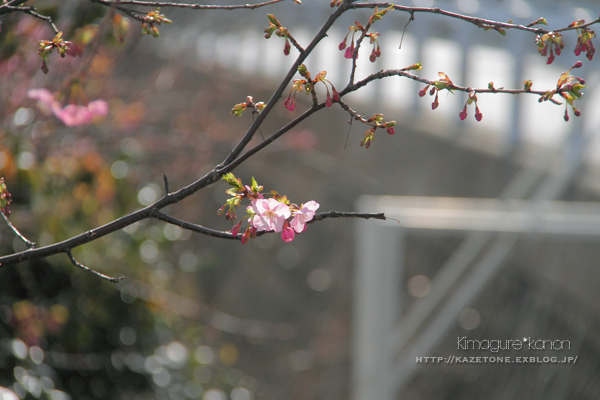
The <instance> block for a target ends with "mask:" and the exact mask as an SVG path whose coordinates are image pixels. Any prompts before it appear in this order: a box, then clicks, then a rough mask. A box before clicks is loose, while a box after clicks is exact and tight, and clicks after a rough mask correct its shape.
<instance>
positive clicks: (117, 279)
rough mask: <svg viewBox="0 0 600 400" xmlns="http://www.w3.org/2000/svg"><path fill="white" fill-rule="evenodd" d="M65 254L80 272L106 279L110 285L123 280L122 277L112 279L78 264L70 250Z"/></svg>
mask: <svg viewBox="0 0 600 400" xmlns="http://www.w3.org/2000/svg"><path fill="white" fill-rule="evenodd" d="M66 253H67V256H68V257H69V260H71V262H72V263H73V265H74V266H76V267H77V268H81V269H82V270H84V271H87V272H89V273H91V274H93V275H96V276H97V277H99V278H102V279H106V280H107V281H109V282H112V283H119V282H120V281H121V280H122V279H123V278H125V277H124V276H120V277H118V278H113V277H111V276H108V275H104V274H101V273H100V272H98V271H96V270H93V269H91V268H89V267H86V266H85V265H83V264H81V263H79V262H78V261H77V260H76V259H75V257H73V254H72V253H71V250H67V251H66Z"/></svg>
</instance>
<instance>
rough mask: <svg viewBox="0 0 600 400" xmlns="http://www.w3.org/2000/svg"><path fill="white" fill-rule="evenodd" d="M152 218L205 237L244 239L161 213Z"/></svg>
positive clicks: (240, 236)
mask: <svg viewBox="0 0 600 400" xmlns="http://www.w3.org/2000/svg"><path fill="white" fill-rule="evenodd" d="M152 216H153V217H154V218H156V219H159V220H161V221H165V222H168V223H169V224H173V225H177V226H179V227H180V228H183V229H187V230H190V231H194V232H198V233H202V234H203V235H206V236H212V237H216V238H219V239H235V240H241V238H242V235H237V236H233V235H232V234H231V232H223V231H217V230H214V229H210V228H206V227H204V226H202V225H196V224H192V223H190V222H187V221H184V220H182V219H179V218H175V217H171V216H170V215H167V214H163V213H161V212H160V211H154V213H152Z"/></svg>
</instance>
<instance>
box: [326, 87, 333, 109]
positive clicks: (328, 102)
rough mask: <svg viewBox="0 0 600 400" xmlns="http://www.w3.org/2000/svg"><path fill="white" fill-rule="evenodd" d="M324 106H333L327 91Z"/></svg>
mask: <svg viewBox="0 0 600 400" xmlns="http://www.w3.org/2000/svg"><path fill="white" fill-rule="evenodd" d="M325 105H326V106H327V107H331V106H332V105H333V100H332V99H331V96H330V95H329V91H327V99H326V100H325Z"/></svg>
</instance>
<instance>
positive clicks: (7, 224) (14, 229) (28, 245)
mask: <svg viewBox="0 0 600 400" xmlns="http://www.w3.org/2000/svg"><path fill="white" fill-rule="evenodd" d="M0 216H2V219H3V220H4V223H5V224H6V226H8V228H9V229H10V230H11V231H12V232H13V233H14V234H15V236H16V237H18V238H19V239H21V240H22V241H23V242H24V243H25V245H26V246H27V247H29V248H30V249H33V248H34V247H35V242H32V241H30V240H28V239H27V238H26V237H25V236H23V234H22V233H21V232H19V230H18V229H17V228H15V226H14V225H13V224H12V223H11V222H10V221H9V220H8V218H6V215H4V213H3V212H0Z"/></svg>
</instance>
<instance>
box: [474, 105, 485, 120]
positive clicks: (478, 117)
mask: <svg viewBox="0 0 600 400" xmlns="http://www.w3.org/2000/svg"><path fill="white" fill-rule="evenodd" d="M482 118H483V114H482V113H481V111H479V107H478V106H477V104H476V105H475V119H476V120H477V122H479V121H481V119H482Z"/></svg>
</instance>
